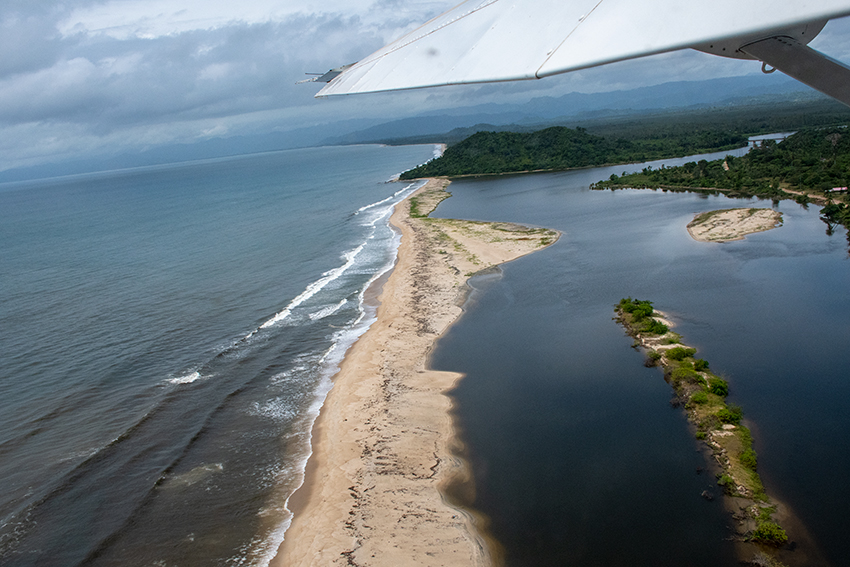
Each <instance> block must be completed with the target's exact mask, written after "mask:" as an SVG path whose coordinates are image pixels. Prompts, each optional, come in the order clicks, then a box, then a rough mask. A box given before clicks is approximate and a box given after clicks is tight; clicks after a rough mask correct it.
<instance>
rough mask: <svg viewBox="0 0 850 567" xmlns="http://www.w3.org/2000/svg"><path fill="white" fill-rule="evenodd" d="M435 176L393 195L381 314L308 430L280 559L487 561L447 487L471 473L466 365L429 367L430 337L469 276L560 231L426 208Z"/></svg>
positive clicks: (445, 323)
mask: <svg viewBox="0 0 850 567" xmlns="http://www.w3.org/2000/svg"><path fill="white" fill-rule="evenodd" d="M448 183H449V182H448V181H445V180H431V181H429V182H428V184H427V185H425V186H424V187H423V188H422V189H420V190H419V191H417V192H416V193H415V194H414V195H413V196H411V198H410V199H409V200H406V201H404V202H402V203H401V204H399V205H398V206H397V207H396V211H395V213H394V214H393V217H392V223H393V224H394V225H395V226H397V227H399V228H400V229H401V231H402V241H401V246H400V248H399V254H398V262H397V264H396V267H395V269H394V271H393V272H392V274H391V275H390V277H389V279H388V280H387V282H386V283H385V284H384V286H383V291H382V293H381V295H380V301H381V305H380V307H379V308H378V318H377V321H376V322H375V323H374V324H373V325H372V327H371V328H370V329H369V330H368V331H367V332H366V333H365V334H364V335H363V337H361V338H360V340H359V341H358V342H357V343H356V344H355V345H354V346H353V347H352V348H351V349H350V350H349V352H348V353H347V354H346V357H345V360H344V361H343V364H342V365H341V368H340V371H339V373H338V374H337V376H336V377H335V382H334V387H333V390H332V391H331V392H330V394H329V395H328V398H327V400H326V402H325V405H324V407H323V408H322V412H321V416H320V417H319V420H318V421H317V424H316V427H315V428H314V431H313V445H314V453H313V456H312V457H311V460H310V463H309V465H308V470H307V479H306V482H305V484H304V486H303V487H302V488H301V489H299V491H298V492H297V493H296V495H295V496H294V497H293V501H292V505H293V508H294V510H293V511H294V513H295V517H294V520H293V523H292V526H291V527H290V528H289V530H288V531H287V533H286V540H285V541H284V544H283V546H282V547H281V550H280V553H279V554H278V556H277V557H276V558H275V561H274V562H273V563H272V564H273V565H285V566H286V567H295V566H307V565H311V566H312V565H316V566H318V565H321V566H329V565H341V566H342V565H359V566H388V567H390V566H391V567H397V566H402V565H423V566H426V565H427V566H429V567H430V566H438V565H463V566H470V565H490V564H493V562H494V558H493V557H491V554H490V551H489V550H488V547H487V545H485V543H484V540H483V538H482V537H481V536H480V534H478V533H477V532H476V529H475V526H474V525H473V520H472V518H471V516H470V515H469V514H466V513H464V512H462V511H459V510H457V509H455V508H453V507H451V506H450V505H449V504H447V503H446V502H445V501H444V498H443V496H442V495H441V492H440V488H441V487H442V486H445V485H446V484H447V483H448V482H449V481H450V480H451V479H452V478H455V477H456V476H459V475H464V473H465V471H464V464H463V462H462V461H461V460H459V459H458V458H456V457H454V456H453V455H452V454H451V452H450V449H449V447H450V446H451V443H452V440H453V429H452V422H451V418H450V415H449V410H450V400H449V398H448V397H447V396H446V394H445V392H446V391H447V390H449V389H450V388H451V387H452V386H453V385H454V384H455V382H456V381H457V380H458V379H459V378H460V377H461V376H460V375H458V374H454V373H448V372H436V371H432V370H428V368H427V361H428V355H429V352H430V350H431V348H432V345H433V343H434V341H435V340H436V339H437V338H438V337H439V336H440V335H441V334H442V333H443V332H444V331H445V330H446V329H447V328H448V327H449V325H451V324H452V322H454V321H455V320H456V319H457V318H458V316H459V315H460V314H461V308H460V305H461V304H462V301H463V298H464V296H465V290H466V289H467V287H466V285H465V282H466V280H467V278H468V277H469V276H470V275H471V274H473V273H475V272H479V271H481V270H484V269H487V268H489V267H492V266H494V265H497V264H499V263H502V262H507V261H510V260H513V259H516V258H518V257H520V256H523V255H525V254H528V253H530V252H532V251H534V250H537V249H539V248H541V247H543V246H546V245H548V244H551V243H553V242H554V241H555V240H557V238H558V233H557V232H556V231H552V230H546V229H530V228H526V227H521V226H518V225H512V224H505V223H481V222H469V221H458V220H444V219H431V218H427V215H428V214H429V213H430V212H431V211H432V210H433V209H434V208H435V207H436V206H437V204H438V203H439V202H440V201H441V200H443V199H444V198H446V197H447V196H448V193H446V192H445V187H446V186H447V185H448Z"/></svg>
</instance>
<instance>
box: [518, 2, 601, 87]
mask: <svg viewBox="0 0 850 567" xmlns="http://www.w3.org/2000/svg"><path fill="white" fill-rule="evenodd" d="M604 1H605V0H599V2H597V3H596V6H594V7H593V9H592V10H590V12H588V13H587V14H585V16H584V17H583V18H582V19H581V20H579V23H578V24H576V26H575V27H574V28H573V29H571V30H570V33H568V34H567V35H566V36H565V37H564V39H562V40H561V43H559V44H558V47H556V48H554V49H553V50H552V51H550V52H549V54H548V55H546V59H544V60H543V63H541V64H540V66H539V67H537V70H536V71H535V72H534V77H535V78H537V79H542V78H543V77H541V76H540V70H541V69H542V68H543V67H545V66H546V63H548V62H549V60H550V59H551V58H552V57H553V56H554V55H555V53H557V52H558V50H559V49H561V46H562V45H564V44H565V43H566V42H567V40H568V39H570V36H571V35H573V33H574V32H575V31H576V30H577V29H578V27H579V26H580V25H582V24H583V23H584V22H586V21H587V19H588V18H589V17H590V15H591V14H592V13H593V12H595V11H596V9H597V8H598V7H599V5H600V4H602V2H604Z"/></svg>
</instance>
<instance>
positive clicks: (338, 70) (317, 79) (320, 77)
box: [295, 63, 355, 85]
mask: <svg viewBox="0 0 850 567" xmlns="http://www.w3.org/2000/svg"><path fill="white" fill-rule="evenodd" d="M352 65H355V63H349V64H348V65H343V66H341V67H335V68H333V69H331V70H330V71H327V72H325V73H304V74H305V75H314V76H313V77H310V78H309V79H301V80H300V81H297V82H296V83H295V84H296V85H301V84H303V83H330V82H331V81H333V80H334V79H336V78H337V77H339V76H340V75H341V74H342V72H343V71H345V70H346V69H348V68H349V67H351V66H352Z"/></svg>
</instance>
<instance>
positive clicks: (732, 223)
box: [688, 208, 782, 242]
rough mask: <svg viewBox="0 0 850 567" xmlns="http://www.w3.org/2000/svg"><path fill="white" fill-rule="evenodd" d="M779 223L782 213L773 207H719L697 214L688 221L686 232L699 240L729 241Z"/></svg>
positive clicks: (780, 222)
mask: <svg viewBox="0 0 850 567" xmlns="http://www.w3.org/2000/svg"><path fill="white" fill-rule="evenodd" d="M781 224H782V213H780V212H779V211H774V210H773V209H757V208H748V209H721V210H719V211H708V212H705V213H699V214H697V215H696V216H695V217H694V220H692V221H691V222H690V223H688V234H690V235H691V238H693V239H694V240H697V241H699V242H729V241H732V240H743V239H744V237H745V236H746V235H748V234H754V233H756V232H764V231H765V230H770V229H772V228H776V227H777V226H780V225H781Z"/></svg>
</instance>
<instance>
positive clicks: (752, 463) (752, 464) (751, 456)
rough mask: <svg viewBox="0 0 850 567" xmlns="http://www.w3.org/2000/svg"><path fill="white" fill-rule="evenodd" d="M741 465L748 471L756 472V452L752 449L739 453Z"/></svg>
mask: <svg viewBox="0 0 850 567" xmlns="http://www.w3.org/2000/svg"><path fill="white" fill-rule="evenodd" d="M739 458H740V459H741V464H742V465H744V466H745V467H747V468H748V469H750V470H751V471H754V470H756V467H757V466H758V459H757V458H756V452H755V451H753V450H752V449H747V450H746V451H743V452H741V456H740V457H739Z"/></svg>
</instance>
